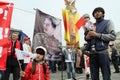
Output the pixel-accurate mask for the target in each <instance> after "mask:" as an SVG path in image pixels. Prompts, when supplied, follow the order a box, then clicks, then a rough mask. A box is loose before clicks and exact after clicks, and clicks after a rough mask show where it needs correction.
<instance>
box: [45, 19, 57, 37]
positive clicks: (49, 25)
mask: <svg viewBox="0 0 120 80" xmlns="http://www.w3.org/2000/svg"><path fill="white" fill-rule="evenodd" d="M55 28H56V24H55V23H54V22H53V19H52V17H48V18H45V20H44V23H43V29H44V32H45V33H46V34H47V35H49V36H52V35H53V34H54V30H55Z"/></svg>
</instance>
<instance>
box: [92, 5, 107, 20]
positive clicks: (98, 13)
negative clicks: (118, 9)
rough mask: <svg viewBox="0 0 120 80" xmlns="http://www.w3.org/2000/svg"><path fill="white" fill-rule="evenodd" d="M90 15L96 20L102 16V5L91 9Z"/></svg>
mask: <svg viewBox="0 0 120 80" xmlns="http://www.w3.org/2000/svg"><path fill="white" fill-rule="evenodd" d="M92 15H93V17H94V18H95V19H96V20H100V19H102V18H104V15H105V11H104V9H103V8H102V7H97V8H95V9H94V10H93V13H92Z"/></svg>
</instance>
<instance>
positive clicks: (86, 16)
mask: <svg viewBox="0 0 120 80" xmlns="http://www.w3.org/2000/svg"><path fill="white" fill-rule="evenodd" d="M82 17H83V18H84V20H85V22H87V21H89V20H90V16H89V14H84V15H83V16H82Z"/></svg>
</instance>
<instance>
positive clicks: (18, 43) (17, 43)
mask: <svg viewBox="0 0 120 80" xmlns="http://www.w3.org/2000/svg"><path fill="white" fill-rule="evenodd" d="M12 47H13V43H12V41H10V43H9V49H8V54H7V55H8V56H10V55H11V48H12ZM16 48H17V49H19V50H20V48H21V45H20V41H18V40H17V41H16ZM14 58H17V56H16V54H14Z"/></svg>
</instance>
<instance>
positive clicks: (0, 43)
mask: <svg viewBox="0 0 120 80" xmlns="http://www.w3.org/2000/svg"><path fill="white" fill-rule="evenodd" d="M13 6H14V4H13V3H8V2H2V1H1V2H0V70H5V69H6V57H7V47H6V44H7V42H8V35H9V31H10V23H11V17H12V11H13Z"/></svg>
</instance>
